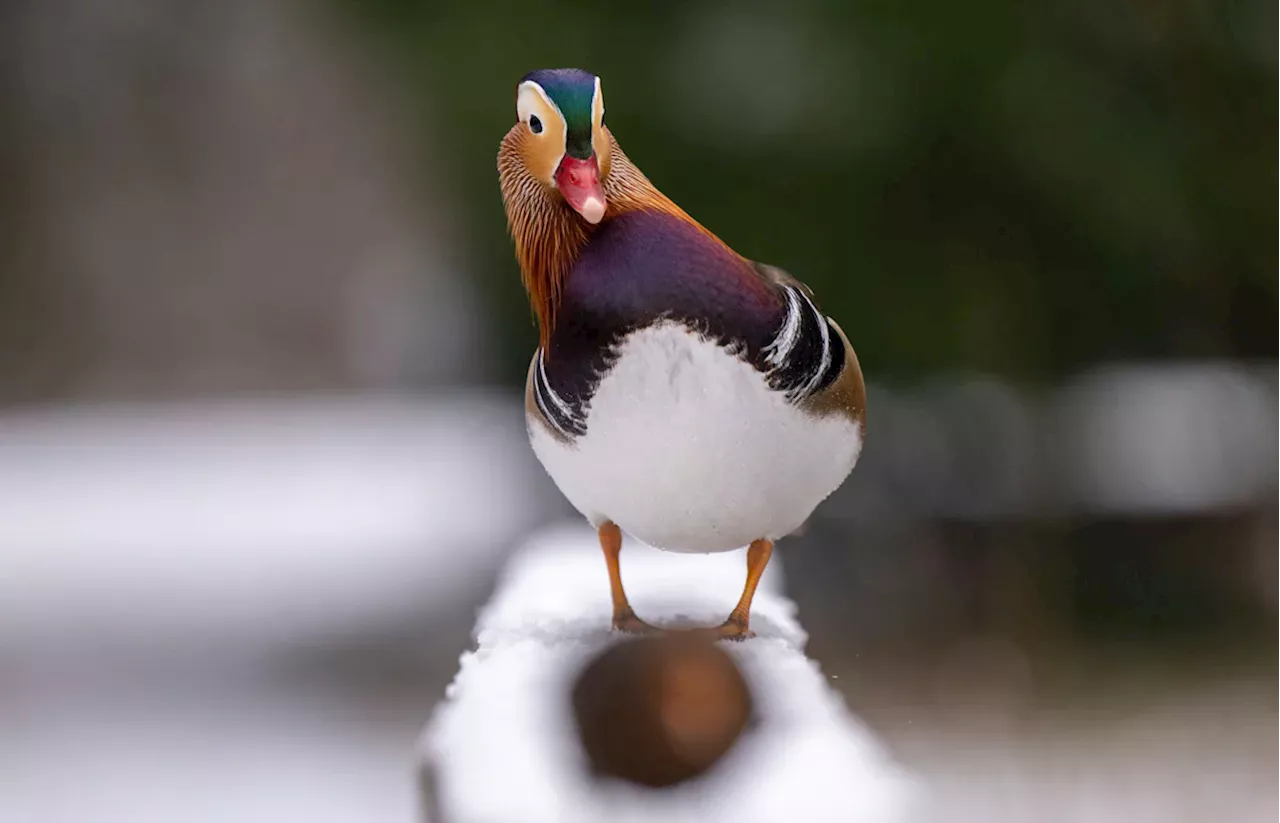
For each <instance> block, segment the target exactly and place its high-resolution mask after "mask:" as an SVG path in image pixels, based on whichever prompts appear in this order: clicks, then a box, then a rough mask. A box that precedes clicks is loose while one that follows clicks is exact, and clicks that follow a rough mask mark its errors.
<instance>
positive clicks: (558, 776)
mask: <svg viewBox="0 0 1280 823" xmlns="http://www.w3.org/2000/svg"><path fill="white" fill-rule="evenodd" d="M784 546H785V544H784ZM784 557H785V550H784V551H780V552H778V553H777V554H776V555H775V558H774V564H773V565H771V566H770V568H769V570H768V572H766V574H765V577H764V580H763V581H762V583H761V586H760V589H759V591H758V593H757V595H756V598H755V604H754V607H753V609H752V615H751V625H752V628H753V629H754V630H755V631H756V633H757V636H756V637H754V638H751V639H749V640H747V641H745V642H742V643H730V642H720V643H716V644H715V645H714V646H713V647H708V648H704V649H701V650H698V649H696V648H694V649H691V650H688V654H689V655H692V656H694V657H697V656H699V655H702V657H700V658H699V660H700V661H701V662H702V663H705V664H706V666H704V667H703V671H704V673H705V672H710V674H708V675H707V676H706V678H704V679H703V680H702V682H703V683H705V682H707V679H708V678H709V679H710V680H715V679H717V678H719V679H720V680H721V681H722V683H723V685H724V696H725V705H724V707H722V709H723V712H722V717H721V718H719V719H716V718H705V717H704V718H703V721H704V723H705V724H707V725H706V727H707V728H710V729H712V730H713V731H714V734H719V735H724V736H725V739H726V740H728V741H730V742H731V741H732V740H733V738H734V736H735V735H737V733H738V729H739V723H738V721H739V720H740V719H742V714H741V713H740V712H739V708H740V707H741V706H742V705H744V704H745V706H746V707H747V708H748V709H749V714H750V716H751V722H750V723H749V724H747V725H746V728H745V730H743V731H742V733H741V735H740V736H739V737H737V738H736V743H734V744H733V745H732V747H731V748H729V749H728V751H727V752H726V753H725V754H724V755H723V756H722V757H719V758H715V757H714V755H716V754H718V753H719V750H720V749H721V748H723V746H719V745H717V742H716V741H715V740H713V741H711V742H710V743H709V744H708V746H706V747H704V748H702V749H701V751H702V752H704V753H705V752H708V751H709V752H711V755H710V759H714V761H715V762H712V763H710V765H709V768H707V770H706V771H705V773H703V774H701V775H699V776H697V777H695V778H694V779H690V780H686V781H683V782H679V783H678V784H677V785H670V786H667V787H665V788H660V789H659V788H650V787H646V786H642V785H639V784H638V783H636V782H628V781H626V780H622V779H617V778H614V777H609V776H605V775H602V774H601V773H600V772H601V766H602V764H601V762H600V761H601V756H600V755H599V753H598V752H599V746H596V747H595V750H594V751H595V752H596V753H595V755H594V756H593V757H592V758H589V757H588V756H587V753H586V749H585V748H584V746H583V744H582V739H583V737H584V735H583V734H582V730H583V729H584V728H585V726H584V724H590V723H591V722H602V721H601V720H600V718H601V717H608V713H607V712H605V713H604V714H603V715H602V714H601V713H599V712H597V713H596V714H595V715H594V718H595V720H594V721H593V720H592V717H593V716H592V715H591V714H590V711H589V709H584V701H583V699H582V697H583V692H584V691H587V692H591V691H592V690H594V692H595V699H596V700H597V703H598V702H599V701H600V700H604V701H605V702H606V703H608V701H609V700H613V701H614V702H613V703H612V704H610V705H611V706H612V709H613V710H616V709H617V708H618V705H619V704H625V702H626V701H628V700H632V701H636V697H635V695H634V694H617V695H611V694H610V693H609V689H608V687H606V686H603V685H602V683H604V682H607V681H608V678H600V677H595V676H594V675H593V676H589V677H588V678H586V680H585V682H584V678H583V677H582V675H583V672H584V670H586V669H587V668H588V667H592V670H593V672H596V673H598V672H599V670H601V669H603V668H608V667H610V666H613V667H617V666H621V665H624V664H623V663H622V660H623V658H624V657H626V656H627V655H628V654H629V653H630V650H631V649H638V648H641V647H642V646H643V644H641V643H639V642H638V641H634V640H630V639H628V638H625V637H620V636H618V635H616V634H612V633H611V632H610V631H609V615H610V601H609V587H608V581H607V577H606V575H605V567H604V560H603V557H602V556H601V553H600V550H599V548H598V546H597V544H596V538H595V535H594V533H593V532H591V531H590V530H589V529H587V528H586V526H585V525H583V526H581V527H578V526H574V527H558V528H554V529H551V530H549V531H547V532H545V533H543V534H541V535H539V536H537V537H536V538H535V539H533V540H532V541H531V542H530V543H529V544H528V545H527V546H526V547H524V548H523V549H522V550H521V551H519V552H517V553H516V554H515V555H514V556H513V558H512V559H511V561H510V564H509V566H508V567H507V569H506V572H505V574H504V577H503V579H502V581H501V582H500V584H499V587H498V590H497V592H496V594H495V595H494V597H493V599H492V600H491V601H490V602H489V604H488V605H487V606H486V607H485V609H484V610H483V612H482V613H481V615H480V618H479V621H478V623H477V627H476V648H475V650H474V651H469V652H467V653H465V654H464V655H463V656H462V661H461V668H460V670H459V672H458V674H457V677H456V678H455V680H454V682H453V684H452V685H451V686H450V687H449V690H448V693H447V696H446V699H445V701H444V702H443V703H442V704H441V706H440V707H439V708H438V709H437V711H436V714H435V716H434V717H433V718H432V720H431V722H430V723H429V724H428V726H427V728H426V730H425V731H424V733H423V737H422V742H421V755H422V763H421V774H422V788H423V799H424V807H425V811H424V813H425V817H426V819H427V820H428V821H430V822H431V823H505V822H506V821H513V823H514V822H515V821H519V823H544V821H545V823H579V822H580V823H597V822H598V821H605V820H607V821H635V822H636V823H640V821H650V820H652V821H684V820H687V821H700V822H701V823H715V821H721V820H723V821H733V823H754V822H755V821H759V823H766V822H768V823H773V822H775V821H776V822H777V823H788V822H789V821H806V823H823V821H831V822H832V823H845V822H848V823H853V822H854V821H860V822H864V823H881V822H882V821H883V822H887V821H899V820H906V819H908V818H909V817H910V816H911V815H912V813H913V811H914V806H915V804H916V796H917V787H916V786H915V785H914V783H913V781H912V780H911V778H910V777H909V776H907V775H906V774H905V773H904V772H903V771H902V770H901V769H900V768H899V767H898V766H897V765H896V764H894V763H893V762H892V761H891V760H890V758H889V757H888V756H887V754H886V753H885V751H884V750H883V749H882V748H881V746H880V745H879V743H878V742H877V741H876V740H875V739H874V737H873V736H872V735H871V734H870V732H869V731H868V730H867V729H866V728H865V727H864V726H863V725H862V724H860V723H859V722H858V720H857V719H856V718H854V717H853V716H852V715H851V714H850V713H849V712H848V710H847V709H846V707H845V705H844V702H843V699H842V698H841V697H840V695H839V694H837V693H836V692H835V691H834V690H833V689H832V688H831V687H830V685H829V683H828V682H827V679H826V678H825V676H824V675H823V674H822V672H821V670H820V669H819V667H818V665H817V664H816V663H815V662H814V661H812V660H809V659H808V658H806V657H805V655H804V644H805V641H806V635H805V632H804V630H803V629H802V628H801V627H800V625H799V623H798V622H797V620H796V617H795V612H796V609H795V605H794V604H793V603H792V602H791V601H790V600H788V599H787V598H786V597H785V596H784V595H783V594H782V591H781V583H780V579H779V577H780V570H779V568H778V566H780V565H781V563H780V562H779V561H780V560H782V559H783V558H784ZM622 566H623V575H624V579H625V580H626V583H627V591H628V594H629V595H630V597H631V602H632V604H633V605H634V606H635V608H636V611H637V613H638V614H640V615H642V616H643V617H645V618H646V619H649V620H650V621H652V622H655V623H659V624H663V625H666V626H679V625H708V626H709V625H714V624H716V623H718V622H720V621H721V620H723V619H724V616H725V615H726V614H728V612H729V610H730V609H731V608H732V607H733V604H734V601H735V600H736V598H737V595H738V592H739V591H740V589H741V587H742V580H743V576H744V574H745V560H744V558H743V553H742V552H731V553H728V554H719V555H673V554H665V553H662V552H658V551H655V550H653V549H650V548H648V547H645V546H641V545H638V544H636V543H635V542H634V541H628V542H627V544H626V546H625V547H624V549H623V552H622ZM651 651H652V652H653V654H652V655H651V657H650V662H651V664H652V665H658V664H656V663H652V661H653V660H655V659H666V660H668V661H669V660H670V657H671V656H672V655H675V656H679V655H680V654H682V652H680V651H679V649H678V644H677V645H675V646H667V647H656V648H654V649H651ZM721 656H723V657H724V659H725V660H728V661H732V664H731V665H730V667H729V669H724V668H723V667H719V665H720V664H718V663H717V662H716V661H717V660H718V659H720V657H721ZM632 662H633V664H634V662H635V661H634V660H633V661H632ZM593 664H594V665H593ZM652 665H651V668H650V670H649V671H652ZM718 667H719V668H718ZM695 668H696V666H695ZM735 670H737V671H740V672H741V674H742V682H745V686H746V689H745V690H736V689H735V685H734V684H735V682H739V681H737V679H736V673H735ZM593 677H594V679H592V678H593ZM575 690H576V691H575ZM632 691H634V690H632ZM695 691H696V689H695ZM575 697H576V701H575ZM690 699H691V700H693V701H695V702H696V700H698V699H702V700H705V699H706V696H705V694H704V695H702V696H701V697H693V698H690ZM639 703H643V701H637V705H638V704H639ZM685 705H686V708H687V706H688V705H689V704H688V703H686V704H685ZM638 711H644V709H643V707H641V708H639V709H638ZM654 711H655V712H656V713H657V714H658V715H661V714H662V710H661V709H655V710H654ZM677 714H678V712H677ZM603 722H605V723H607V722H608V721H607V720H606V721H603ZM665 722H666V727H665V728H667V730H668V731H669V730H670V729H671V727H672V725H673V724H674V725H675V726H677V727H678V726H679V725H680V724H681V723H682V722H685V721H682V720H681V718H680V717H679V716H676V717H670V716H668V717H666V720H665ZM686 728H687V726H686ZM595 732H596V733H597V740H598V739H599V733H600V732H601V730H600V729H596V730H595ZM603 733H604V737H605V740H606V743H607V744H610V745H612V744H618V745H622V746H625V745H627V742H628V741H626V740H624V739H622V738H623V737H625V736H626V735H631V734H635V732H634V731H628V730H619V731H618V734H617V739H614V740H610V739H609V734H610V732H609V730H608V729H607V728H606V729H604V730H603ZM634 745H638V746H639V745H646V744H645V743H644V741H643V740H639V739H637V740H636V741H634ZM654 756H655V757H661V756H663V755H661V754H655V755H654ZM695 759H696V758H695ZM605 765H606V766H607V764H605ZM705 765H707V764H706V763H701V764H698V766H697V768H701V767H702V766H705ZM697 768H695V769H694V771H696V770H697ZM605 771H609V769H607V768H606V769H605ZM614 771H615V773H616V772H617V771H618V770H616V769H615V770H614ZM623 771H625V768H624V769H623ZM649 782H652V781H649ZM666 782H669V781H666Z"/></svg>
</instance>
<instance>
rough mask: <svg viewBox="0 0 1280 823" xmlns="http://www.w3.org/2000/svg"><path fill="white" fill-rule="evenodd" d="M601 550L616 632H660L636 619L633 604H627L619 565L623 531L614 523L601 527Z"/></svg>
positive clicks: (607, 523) (606, 523)
mask: <svg viewBox="0 0 1280 823" xmlns="http://www.w3.org/2000/svg"><path fill="white" fill-rule="evenodd" d="M599 536H600V549H601V550H602V551H603V552H604V562H605V565H606V566H608V567H609V595H610V597H612V598H613V629H614V631H620V632H629V633H632V634H642V633H646V632H654V631H658V628H657V627H656V626H651V625H650V624H648V623H646V622H644V621H643V620H641V619H640V618H638V617H636V613H635V611H633V610H632V608H631V604H630V603H628V602H627V592H626V590H625V589H623V588H622V567H621V566H620V565H619V564H618V555H620V554H621V553H622V530H621V529H619V528H618V527H617V526H615V525H614V524H613V523H610V522H605V524H604V525H602V526H601V527H600V531H599Z"/></svg>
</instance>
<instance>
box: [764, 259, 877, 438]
mask: <svg viewBox="0 0 1280 823" xmlns="http://www.w3.org/2000/svg"><path fill="white" fill-rule="evenodd" d="M753 265H754V266H755V269H756V272H757V273H758V274H759V275H760V277H762V278H763V279H765V280H766V281H768V282H769V283H772V284H773V285H774V286H775V287H776V288H778V289H779V291H780V292H781V293H782V295H783V297H784V298H785V300H786V303H787V314H786V319H785V320H784V322H783V324H782V326H781V327H780V328H779V329H778V333H777V335H776V336H775V337H774V338H773V340H772V341H770V343H769V344H768V345H767V346H765V347H764V348H763V349H762V350H761V352H760V356H761V357H762V358H763V360H764V363H763V364H762V365H763V366H764V368H765V374H766V375H767V377H768V379H769V384H770V385H771V386H773V387H774V388H775V389H777V390H779V391H783V392H785V393H786V395H787V398H788V399H789V400H791V401H792V402H793V403H795V404H797V405H799V406H801V407H803V408H805V409H807V410H809V411H811V412H812V413H814V414H815V415H827V414H841V415H844V416H846V417H848V418H849V419H850V420H853V421H854V422H855V423H857V424H858V425H859V426H860V427H862V428H863V429H865V427H866V410H867V392H866V385H865V384H864V383H863V379H862V369H861V367H860V366H859V364H858V356H857V354H855V353H854V351H853V346H852V345H850V343H849V338H848V337H847V336H846V335H845V333H844V330H843V329H841V328H840V325H839V324H838V323H836V322H835V321H834V320H832V319H831V318H830V317H827V316H826V315H825V314H823V313H822V310H821V309H819V308H818V304H817V301H816V300H815V298H814V294H813V289H811V288H809V287H808V286H807V285H805V284H804V283H802V282H801V281H800V280H798V279H796V278H795V277H794V276H792V275H791V274H789V273H788V272H786V271H783V270H782V269H780V268H778V267H777V266H770V265H768V264H767V263H754V264H753Z"/></svg>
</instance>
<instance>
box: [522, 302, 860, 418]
mask: <svg viewBox="0 0 1280 823" xmlns="http://www.w3.org/2000/svg"><path fill="white" fill-rule="evenodd" d="M778 287H779V288H780V289H781V290H782V293H783V295H784V296H785V298H786V301H787V312H786V315H785V317H784V319H783V321H782V325H781V326H780V327H779V329H778V331H777V332H776V333H775V335H774V336H773V338H772V339H771V340H770V341H769V343H767V344H766V345H764V346H762V347H760V348H759V350H758V352H757V353H756V354H755V356H754V357H751V356H750V354H749V353H748V352H747V351H745V350H744V347H741V346H738V345H736V344H734V345H731V346H729V348H736V349H738V350H739V351H741V352H742V355H743V356H744V357H746V358H747V359H749V360H750V361H751V363H752V365H753V366H754V367H755V368H756V369H757V370H759V371H760V372H762V373H763V374H764V377H765V380H766V382H767V383H768V384H769V387H770V388H771V389H773V390H774V391H778V392H782V393H783V394H785V395H786V397H787V400H788V401H790V402H791V403H800V402H802V401H804V400H805V399H806V398H809V397H812V396H813V395H814V394H816V393H817V392H819V391H821V390H822V389H824V388H826V387H827V386H829V385H830V384H831V383H832V382H833V381H834V380H835V379H836V378H837V377H838V376H839V375H840V372H841V371H842V370H843V368H844V360H845V349H844V339H843V338H842V337H841V335H840V334H839V332H837V331H836V329H835V328H834V327H833V326H832V324H831V320H830V318H828V317H826V316H825V315H823V314H822V312H821V311H819V310H818V307H817V306H816V305H815V304H814V302H813V300H812V298H810V297H809V295H808V294H807V293H806V291H805V289H804V288H803V287H801V286H798V285H795V284H793V283H779V284H778ZM690 333H691V334H698V333H700V332H698V331H695V330H694V329H693V328H692V327H691V328H690ZM624 336H625V335H624ZM731 342H732V341H731ZM612 359H613V358H612V356H610V357H607V358H604V361H603V362H602V363H600V364H599V365H604V366H605V368H604V369H603V370H601V371H596V379H595V380H593V381H591V385H590V386H589V387H588V390H587V392H586V393H585V396H583V395H578V394H572V395H571V396H569V397H568V398H566V397H565V396H564V395H563V394H562V393H560V392H558V391H557V390H556V388H555V387H554V386H553V385H552V380H551V379H550V378H548V376H547V368H546V363H545V353H544V351H543V350H542V349H541V348H539V349H538V352H537V355H536V357H535V360H534V366H533V381H532V382H533V399H534V402H535V403H536V404H537V407H538V411H539V412H541V414H542V417H543V418H544V419H545V420H546V421H547V423H548V424H549V425H550V426H551V427H552V428H553V429H554V430H555V431H556V432H557V433H558V434H559V435H560V436H561V437H563V438H565V439H566V440H572V439H573V438H575V437H579V436H581V435H583V434H586V431H587V411H588V407H589V403H590V395H591V393H592V392H593V390H594V387H595V385H596V384H598V382H599V377H601V376H603V371H607V368H608V365H610V364H611V363H610V362H609V361H611V360H612Z"/></svg>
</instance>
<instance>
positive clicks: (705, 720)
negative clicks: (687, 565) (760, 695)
mask: <svg viewBox="0 0 1280 823" xmlns="http://www.w3.org/2000/svg"><path fill="white" fill-rule="evenodd" d="M573 713H574V718H575V719H576V720H577V725H578V734H579V738H580V739H581V741H582V746H583V749H584V750H585V752H586V755H587V759H588V761H589V763H590V765H591V769H592V771H594V772H595V773H596V774H597V775H609V776H611V777H618V778H621V779H623V780H628V781H630V782H633V783H639V784H641V785H645V786H653V787H664V786H672V785H675V784H677V783H681V782H683V781H686V780H690V779H692V778H695V777H697V776H699V775H701V774H703V773H704V772H706V771H707V770H709V769H710V768H711V767H712V766H714V765H715V764H716V763H717V762H719V761H720V759H721V758H722V757H724V755H725V754H726V753H727V752H728V751H729V750H730V749H731V748H733V745H734V743H735V742H737V740H738V738H739V737H740V736H741V734H742V732H743V731H744V730H745V729H746V728H747V726H748V725H749V724H750V722H751V719H752V713H753V701H752V697H751V692H750V690H749V689H748V688H747V683H746V681H745V680H744V679H743V677H742V673H741V672H740V671H739V670H738V666H737V665H736V664H735V663H734V662H733V659H732V658H731V657H730V656H729V655H728V653H726V652H725V651H724V650H723V649H722V648H720V647H718V646H717V645H716V644H715V642H714V641H713V640H712V638H711V637H710V636H709V635H708V634H706V633H703V632H678V633H672V634H665V635H661V636H657V637H645V638H640V639H634V640H626V641H623V642H622V643H619V644H617V645H614V646H611V647H610V648H609V649H607V650H606V651H605V652H604V653H602V654H600V655H599V656H598V657H596V659H595V660H593V661H592V662H591V663H589V664H588V665H587V666H586V668H585V669H584V670H583V672H582V674H581V675H579V677H578V680H577V682H576V684H575V685H574V689H573Z"/></svg>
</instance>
